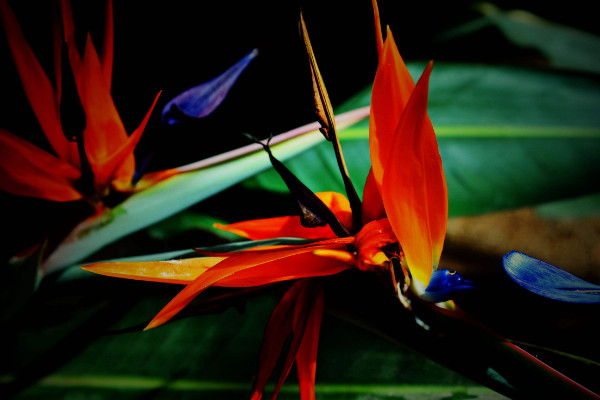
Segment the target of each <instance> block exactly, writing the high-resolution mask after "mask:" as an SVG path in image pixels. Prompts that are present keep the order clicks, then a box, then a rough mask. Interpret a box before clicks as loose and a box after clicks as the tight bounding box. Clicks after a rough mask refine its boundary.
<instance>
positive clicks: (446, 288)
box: [422, 269, 475, 303]
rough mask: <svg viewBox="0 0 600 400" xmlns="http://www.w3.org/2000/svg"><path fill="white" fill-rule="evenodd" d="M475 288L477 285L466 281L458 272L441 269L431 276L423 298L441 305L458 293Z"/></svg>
mask: <svg viewBox="0 0 600 400" xmlns="http://www.w3.org/2000/svg"><path fill="white" fill-rule="evenodd" d="M474 288H475V284H474V283H473V282H471V281H467V280H465V279H464V278H463V277H462V276H461V275H460V274H459V273H458V272H455V271H450V270H447V269H439V270H437V271H434V272H433V274H432V275H431V280H430V281H429V285H428V286H427V289H425V293H423V296H422V298H423V299H425V300H428V301H432V302H434V303H439V302H441V301H446V300H450V299H452V297H453V296H454V295H455V294H456V293H458V292H462V291H465V290H469V289H474Z"/></svg>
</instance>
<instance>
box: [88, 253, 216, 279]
mask: <svg viewBox="0 0 600 400" xmlns="http://www.w3.org/2000/svg"><path fill="white" fill-rule="evenodd" d="M224 259H225V257H197V258H186V259H182V260H170V261H144V262H142V261H127V262H125V261H122V262H119V261H115V262H103V263H96V264H90V265H86V266H85V267H81V269H83V270H85V271H89V272H93V273H95V274H99V275H105V276H112V277H115V278H125V279H134V280H141V281H150V282H163V283H175V284H183V285H187V284H188V283H190V282H191V281H193V280H194V279H196V278H197V277H199V276H200V275H201V274H202V273H204V272H206V271H207V270H208V269H209V268H210V267H212V266H214V265H216V264H218V263H219V262H221V261H223V260H224Z"/></svg>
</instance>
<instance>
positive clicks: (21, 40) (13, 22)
mask: <svg viewBox="0 0 600 400" xmlns="http://www.w3.org/2000/svg"><path fill="white" fill-rule="evenodd" d="M0 18H1V21H2V26H3V27H4V30H5V32H6V38H7V40H8V45H9V48H10V50H11V53H12V56H13V59H14V62H15V66H16V67H17V72H18V73H19V77H20V78H21V82H22V84H23V89H24V90H25V94H26V96H27V99H28V100H29V104H31V108H32V109H33V112H34V114H35V116H36V118H37V120H38V121H39V123H40V126H41V128H42V130H43V131H44V134H45V135H46V137H47V138H48V141H49V142H50V145H51V146H52V148H53V149H54V151H55V152H56V154H57V155H58V156H59V157H60V158H61V159H63V160H65V161H67V162H70V163H72V164H73V165H74V166H78V165H79V164H78V162H79V159H78V156H77V154H78V153H77V147H76V145H75V144H74V143H71V142H69V141H68V140H67V139H66V138H65V136H64V134H63V131H62V127H61V124H60V117H59V106H58V97H57V93H56V90H55V89H54V87H53V86H52V83H51V82H50V79H49V78H48V75H47V74H46V72H45V71H44V69H43V68H42V66H41V64H40V63H39V61H38V59H37V58H36V56H35V54H34V53H33V51H32V49H31V47H30V46H29V43H27V40H26V39H25V36H24V35H23V32H22V30H21V27H20V26H19V23H18V22H17V19H16V17H15V15H14V13H13V11H12V9H11V8H10V6H9V5H8V2H6V1H0Z"/></svg>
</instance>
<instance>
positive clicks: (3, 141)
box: [0, 129, 81, 201]
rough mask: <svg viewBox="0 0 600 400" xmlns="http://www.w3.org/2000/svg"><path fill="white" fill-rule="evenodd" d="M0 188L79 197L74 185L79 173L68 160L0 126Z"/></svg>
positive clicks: (39, 195) (51, 197)
mask: <svg viewBox="0 0 600 400" xmlns="http://www.w3.org/2000/svg"><path fill="white" fill-rule="evenodd" d="M0 171H1V172H2V173H1V174H0V189H2V190H5V191H7V192H9V193H12V194H17V195H21V196H31V197H37V198H42V199H46V200H52V201H72V200H79V199H81V194H80V193H79V192H78V191H77V190H75V188H74V185H75V183H76V182H77V180H78V179H79V177H80V176H81V173H80V172H79V170H77V169H76V168H74V167H73V166H71V164H69V163H67V162H64V161H63V160H61V159H59V158H56V157H55V156H53V155H51V154H50V153H46V152H45V151H43V150H41V149H40V148H38V147H36V146H34V145H32V144H31V143H29V142H27V141H25V140H23V139H21V138H19V137H18V136H15V135H13V134H12V133H10V132H8V131H5V130H4V129H0Z"/></svg>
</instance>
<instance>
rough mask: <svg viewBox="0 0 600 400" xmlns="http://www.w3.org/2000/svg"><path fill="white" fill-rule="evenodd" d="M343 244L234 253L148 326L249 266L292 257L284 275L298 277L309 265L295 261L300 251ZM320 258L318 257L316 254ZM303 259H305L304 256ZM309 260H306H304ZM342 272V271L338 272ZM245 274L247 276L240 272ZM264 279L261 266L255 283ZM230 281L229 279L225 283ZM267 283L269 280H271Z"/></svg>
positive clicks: (329, 243) (334, 265)
mask: <svg viewBox="0 0 600 400" xmlns="http://www.w3.org/2000/svg"><path fill="white" fill-rule="evenodd" d="M340 246H344V245H343V244H340V243H338V242H337V241H331V242H328V241H324V242H322V243H321V244H319V243H315V244H308V245H301V246H287V247H284V248H279V249H270V250H265V251H259V250H254V251H244V252H238V253H232V254H231V255H229V257H228V258H227V259H225V260H223V261H221V262H220V263H218V264H217V265H215V266H214V267H212V268H210V269H209V270H208V271H206V272H205V273H203V274H202V275H200V276H199V277H198V278H197V279H196V280H194V281H193V282H192V283H190V284H189V285H188V286H186V287H185V289H183V290H182V291H181V292H180V293H179V294H178V295H177V296H175V298H173V299H172V300H171V301H170V302H169V303H168V304H167V305H166V306H165V307H164V308H163V309H162V310H161V311H160V312H159V313H158V315H156V316H155V317H154V319H153V320H152V321H150V324H148V326H147V327H146V329H150V328H154V327H157V326H159V325H162V324H163V323H165V322H167V321H168V320H169V319H171V318H172V317H173V316H174V315H175V314H177V313H178V312H179V311H181V309H183V308H184V307H185V306H186V305H187V304H189V303H190V302H191V301H192V300H193V299H194V298H195V297H196V296H197V295H198V294H200V293H201V292H202V291H203V290H205V289H206V288H208V287H209V286H213V285H218V284H219V282H220V281H222V280H224V279H225V278H228V279H231V280H234V279H236V277H235V276H233V275H234V274H238V273H240V272H241V271H244V270H247V269H249V268H253V267H257V266H259V265H262V264H266V263H270V262H274V261H277V260H281V259H286V260H289V263H287V264H286V270H285V272H282V274H285V275H290V274H293V275H292V276H297V275H299V274H301V273H303V271H306V270H307V268H310V267H307V265H306V264H305V263H304V262H301V263H300V262H299V263H295V262H294V260H293V259H292V257H293V256H297V255H299V254H304V253H309V252H312V251H313V250H315V248H334V249H335V248H340ZM315 257H316V256H315ZM302 260H303V259H302ZM304 261H305V260H304ZM321 265H322V266H323V267H324V268H329V267H331V268H333V269H335V270H337V269H338V268H339V265H337V264H331V263H323V264H321ZM291 271H295V272H293V273H292V272H291ZM338 272H339V271H338ZM238 276H244V275H238ZM250 277H252V274H251V273H250V274H249V275H246V279H248V278H250ZM260 279H261V276H260V269H259V270H258V272H257V273H256V274H255V276H254V277H253V282H252V285H253V286H254V285H256V284H257V283H259V281H260ZM224 283H226V282H224ZM266 283H269V281H267V282H266Z"/></svg>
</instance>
